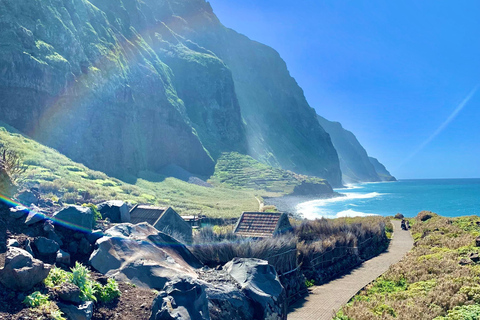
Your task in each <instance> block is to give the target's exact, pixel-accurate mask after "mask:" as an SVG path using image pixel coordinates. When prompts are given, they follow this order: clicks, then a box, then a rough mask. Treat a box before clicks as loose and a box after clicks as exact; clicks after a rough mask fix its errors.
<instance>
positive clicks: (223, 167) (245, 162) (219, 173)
mask: <svg viewBox="0 0 480 320" xmlns="http://www.w3.org/2000/svg"><path fill="white" fill-rule="evenodd" d="M302 181H307V182H312V183H317V184H325V183H327V182H326V180H324V179H321V178H317V177H311V176H305V175H299V174H296V173H293V172H291V171H287V170H283V169H279V168H274V167H271V166H269V165H266V164H264V163H261V162H259V161H257V160H255V159H253V158H252V157H250V156H247V155H243V154H240V153H237V152H230V153H223V154H222V156H221V157H220V158H219V159H218V161H217V164H216V166H215V173H214V175H213V176H212V177H211V178H210V180H209V182H210V183H212V184H214V185H222V184H223V185H226V186H229V187H231V188H236V189H250V190H265V191H267V192H271V193H277V194H287V193H291V192H292V191H293V189H294V188H295V186H297V185H299V184H300V183H301V182H302Z"/></svg>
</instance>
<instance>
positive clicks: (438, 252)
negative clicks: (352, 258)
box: [335, 211, 480, 320]
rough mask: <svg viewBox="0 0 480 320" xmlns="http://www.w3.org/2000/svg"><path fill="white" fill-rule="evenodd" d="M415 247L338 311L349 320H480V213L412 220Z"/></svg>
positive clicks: (340, 319)
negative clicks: (477, 240) (478, 240)
mask: <svg viewBox="0 0 480 320" xmlns="http://www.w3.org/2000/svg"><path fill="white" fill-rule="evenodd" d="M411 224H412V225H413V226H412V229H411V232H412V235H413V237H414V240H416V242H415V247H414V248H413V250H412V251H411V252H410V253H409V254H408V255H407V256H406V257H405V258H404V259H403V260H402V261H400V262H399V263H397V264H395V265H392V266H391V267H390V269H389V270H388V271H387V272H386V273H385V274H384V275H383V276H381V277H380V278H379V279H377V280H376V281H375V282H373V283H372V284H371V285H369V286H368V287H367V288H365V289H364V290H362V291H361V292H360V293H359V294H358V295H357V296H355V297H354V298H353V299H352V300H351V301H350V302H349V303H348V304H347V305H346V306H345V307H344V308H343V309H342V310H341V311H340V312H339V313H338V315H337V317H336V318H335V319H336V320H348V319H435V320H447V319H449V320H453V319H479V318H480V264H479V263H478V262H479V261H480V259H479V256H478V254H479V253H480V247H478V246H476V241H475V239H476V238H477V237H478V236H479V235H480V217H478V216H470V217H460V218H444V217H441V216H438V215H436V214H434V213H431V212H426V211H424V212H421V213H420V214H419V215H418V216H417V217H416V218H414V219H411Z"/></svg>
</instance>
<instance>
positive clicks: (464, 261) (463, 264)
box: [458, 258, 473, 266]
mask: <svg viewBox="0 0 480 320" xmlns="http://www.w3.org/2000/svg"><path fill="white" fill-rule="evenodd" d="M472 263H473V261H472V260H470V259H468V258H462V259H460V261H459V262H458V264H459V265H461V266H466V265H469V264H472Z"/></svg>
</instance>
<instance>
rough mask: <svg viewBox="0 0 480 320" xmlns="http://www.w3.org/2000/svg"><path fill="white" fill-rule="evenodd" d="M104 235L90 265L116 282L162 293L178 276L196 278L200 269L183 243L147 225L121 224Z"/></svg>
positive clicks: (92, 255) (98, 243)
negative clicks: (197, 270) (197, 269)
mask: <svg viewBox="0 0 480 320" xmlns="http://www.w3.org/2000/svg"><path fill="white" fill-rule="evenodd" d="M105 234H106V236H104V237H102V238H100V239H99V240H97V242H96V246H97V249H96V250H95V251H94V252H93V253H92V254H91V256H90V260H89V263H90V265H91V266H92V267H93V268H95V269H96V270H97V271H99V272H101V273H103V274H107V275H109V276H112V277H115V278H116V279H117V280H122V281H129V282H132V283H135V284H136V285H138V286H142V287H149V288H152V289H157V290H162V288H163V286H164V285H165V283H166V282H167V281H169V280H170V279H172V278H173V277H175V276H176V275H178V274H184V275H185V276H190V277H192V278H196V277H197V274H196V273H195V268H199V267H202V264H201V263H200V262H199V261H198V260H197V259H196V258H195V257H194V256H193V255H192V253H191V252H190V251H188V249H187V248H186V247H185V246H184V245H183V244H181V243H180V242H178V241H176V240H175V239H173V238H172V237H170V236H168V235H166V234H163V233H161V232H159V231H158V230H157V229H155V228H154V227H152V226H151V225H149V224H146V223H140V224H137V225H133V224H130V223H124V224H120V225H117V226H115V227H113V228H110V229H109V230H107V231H106V232H105Z"/></svg>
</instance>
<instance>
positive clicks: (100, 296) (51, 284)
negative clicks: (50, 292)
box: [44, 262, 121, 302]
mask: <svg viewBox="0 0 480 320" xmlns="http://www.w3.org/2000/svg"><path fill="white" fill-rule="evenodd" d="M70 270H71V272H67V271H65V270H62V269H60V268H57V267H54V268H52V269H51V270H50V273H49V274H48V276H47V278H45V280H44V283H45V286H46V287H48V288H53V289H55V287H58V286H59V285H61V284H62V283H64V282H70V283H73V284H74V285H76V286H77V287H78V288H79V289H80V299H82V300H83V301H95V302H96V301H101V302H110V301H113V300H115V299H117V298H118V297H119V296H120V294H121V292H120V290H119V288H118V284H117V282H116V281H115V279H112V278H109V279H108V280H107V284H105V285H104V286H102V285H101V284H100V283H99V282H97V281H94V280H92V278H91V275H90V271H89V270H88V269H87V267H85V266H84V265H82V264H80V263H78V262H76V263H75V267H73V268H71V269H70Z"/></svg>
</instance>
